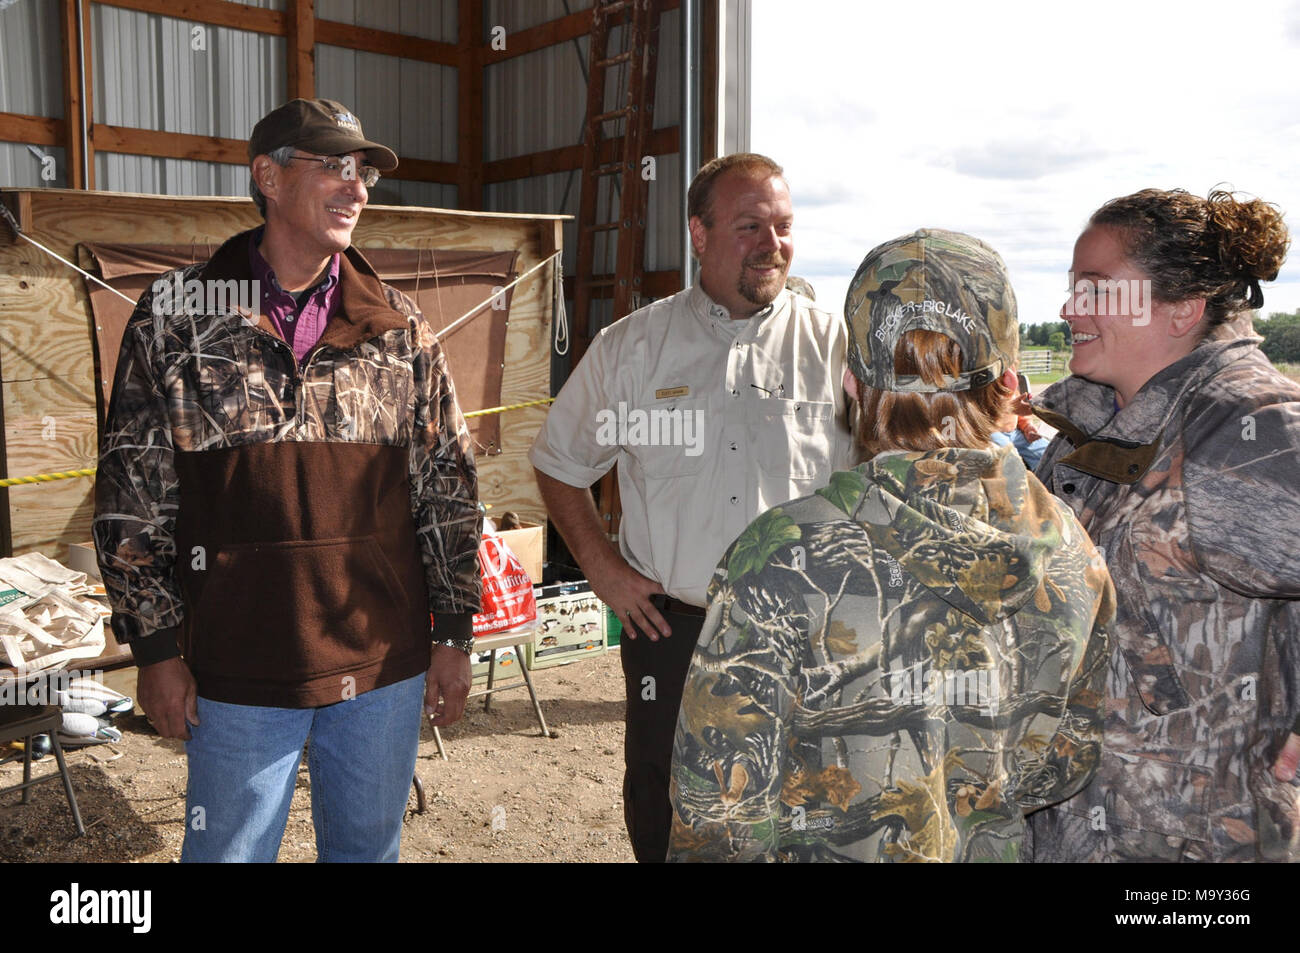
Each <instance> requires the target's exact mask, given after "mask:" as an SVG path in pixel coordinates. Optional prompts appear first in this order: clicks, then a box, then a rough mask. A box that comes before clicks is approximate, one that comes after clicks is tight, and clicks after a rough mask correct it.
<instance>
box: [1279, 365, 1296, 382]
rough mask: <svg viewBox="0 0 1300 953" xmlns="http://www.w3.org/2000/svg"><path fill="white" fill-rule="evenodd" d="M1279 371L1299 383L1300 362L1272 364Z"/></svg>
mask: <svg viewBox="0 0 1300 953" xmlns="http://www.w3.org/2000/svg"><path fill="white" fill-rule="evenodd" d="M1273 366H1274V367H1276V368H1277V369H1278V370H1279V371H1281V372H1282V373H1283V374H1285V375H1286V376H1287V377H1289V378H1291V380H1293V381H1295V382H1296V383H1297V384H1300V364H1274V365H1273Z"/></svg>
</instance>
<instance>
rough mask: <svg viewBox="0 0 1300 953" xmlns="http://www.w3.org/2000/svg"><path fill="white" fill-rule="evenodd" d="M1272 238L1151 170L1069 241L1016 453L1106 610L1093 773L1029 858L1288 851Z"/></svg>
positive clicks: (1182, 857) (1298, 423)
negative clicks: (1082, 548) (1267, 328)
mask: <svg viewBox="0 0 1300 953" xmlns="http://www.w3.org/2000/svg"><path fill="white" fill-rule="evenodd" d="M1287 245H1288V237H1287V230H1286V227H1285V226H1284V225H1283V222H1282V216H1281V213H1280V212H1279V211H1278V210H1277V209H1276V208H1274V207H1273V206H1272V205H1269V204H1268V203H1265V202H1263V201H1260V200H1258V199H1254V200H1242V199H1238V198H1237V197H1235V196H1234V195H1232V194H1230V193H1228V192H1223V191H1215V192H1212V193H1211V194H1210V196H1209V198H1206V199H1202V198H1200V197H1198V196H1194V195H1191V194H1189V193H1187V192H1185V191H1181V190H1175V191H1160V190H1156V189H1146V190H1144V191H1141V192H1137V193H1135V194H1133V195H1129V196H1125V197H1123V198H1117V199H1114V200H1112V201H1110V202H1107V203H1106V204H1105V205H1103V206H1102V207H1101V208H1100V209H1099V210H1098V211H1097V212H1096V213H1095V214H1094V215H1093V216H1092V218H1091V219H1090V220H1089V223H1088V226H1087V228H1086V229H1085V230H1084V232H1083V234H1082V235H1081V236H1080V237H1079V239H1078V241H1077V243H1076V244H1075V247H1074V263H1073V272H1072V276H1071V289H1070V299H1069V300H1068V301H1067V302H1066V304H1065V306H1064V307H1063V308H1062V311H1061V315H1062V317H1063V318H1065V320H1066V321H1068V322H1069V324H1070V330H1071V333H1072V336H1073V339H1074V340H1073V345H1074V356H1073V359H1072V361H1071V364H1070V370H1071V371H1072V375H1073V376H1071V377H1068V378H1066V379H1065V380H1063V381H1061V382H1060V383H1058V384H1056V385H1054V386H1053V387H1051V388H1049V389H1048V390H1046V391H1045V392H1044V393H1043V395H1042V396H1041V398H1040V399H1039V400H1038V401H1036V402H1035V407H1034V410H1035V412H1036V413H1038V414H1039V416H1041V417H1042V418H1043V419H1044V420H1046V421H1047V422H1048V423H1050V424H1051V425H1052V426H1054V427H1056V428H1057V429H1058V431H1059V435H1058V436H1057V437H1056V438H1055V439H1054V440H1053V442H1052V444H1051V446H1049V447H1048V449H1047V452H1046V454H1045V455H1044V458H1043V461H1042V463H1041V464H1040V465H1039V467H1038V469H1037V471H1036V472H1037V475H1038V476H1039V477H1040V478H1041V479H1042V480H1043V482H1044V483H1045V484H1046V485H1047V487H1048V488H1049V489H1050V490H1052V491H1053V492H1054V493H1056V494H1057V495H1058V496H1059V497H1061V499H1063V500H1065V502H1067V503H1068V504H1069V505H1070V507H1071V508H1072V509H1073V510H1074V511H1075V513H1076V514H1077V515H1078V517H1079V520H1080V522H1081V523H1082V524H1083V526H1084V528H1085V529H1087V531H1088V533H1089V535H1091V537H1092V538H1093V540H1094V541H1095V542H1096V544H1097V545H1098V546H1099V547H1100V548H1101V549H1102V551H1103V552H1104V553H1105V555H1106V559H1107V562H1108V564H1109V567H1110V572H1111V576H1112V578H1113V579H1114V581H1115V587H1116V590H1117V599H1118V609H1117V616H1116V622H1115V626H1114V629H1113V632H1112V652H1111V658H1110V668H1109V674H1108V678H1107V686H1106V713H1107V714H1106V720H1105V727H1104V742H1103V754H1102V759H1101V766H1100V770H1099V771H1098V774H1097V777H1096V779H1095V780H1094V781H1093V783H1092V784H1091V785H1090V786H1089V787H1088V788H1087V789H1086V790H1084V791H1083V792H1082V793H1080V794H1079V795H1078V796H1076V797H1075V798H1073V799H1072V800H1070V801H1068V802H1066V803H1064V804H1062V805H1058V806H1056V807H1054V808H1049V809H1047V810H1045V811H1042V812H1040V813H1038V814H1036V815H1034V817H1033V818H1032V830H1033V840H1034V847H1035V850H1034V859H1035V860H1037V861H1080V860H1105V861H1254V860H1297V859H1300V787H1298V786H1297V782H1296V780H1295V771H1296V756H1297V753H1300V737H1298V736H1296V735H1295V734H1292V732H1293V731H1296V730H1300V726H1297V714H1300V495H1298V494H1297V487H1300V386H1298V385H1297V384H1295V383H1294V382H1293V381H1291V380H1289V379H1287V378H1286V377H1284V376H1283V375H1282V374H1280V373H1279V372H1278V371H1276V370H1275V369H1274V368H1273V367H1272V365H1271V364H1270V363H1269V362H1268V360H1267V359H1266V358H1265V357H1264V355H1263V353H1262V352H1261V351H1260V349H1259V342H1260V339H1259V337H1258V336H1256V335H1255V334H1254V330H1253V326H1252V324H1251V316H1252V312H1253V309H1255V308H1258V307H1260V306H1261V305H1262V304H1263V300H1264V299H1263V294H1262V292H1261V291H1260V283H1261V282H1264V281H1271V280H1273V279H1275V278H1276V277H1277V274H1278V270H1279V269H1280V268H1281V266H1282V263H1283V261H1284V259H1285V257H1286V250H1287Z"/></svg>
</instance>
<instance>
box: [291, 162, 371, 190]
mask: <svg viewBox="0 0 1300 953" xmlns="http://www.w3.org/2000/svg"><path fill="white" fill-rule="evenodd" d="M289 158H290V159H302V160H304V161H305V162H319V163H320V164H321V165H322V166H323V167H324V169H325V172H326V174H327V175H332V176H333V177H334V178H336V179H344V180H345V181H349V182H351V181H355V180H358V179H359V180H360V181H361V184H362V185H364V186H365V187H366V188H368V189H373V188H374V187H375V184H376V183H377V182H378V181H379V170H378V169H376V168H375V167H374V166H373V165H363V166H358V165H357V160H356V159H354V158H352V156H325V157H324V158H321V157H320V156H289Z"/></svg>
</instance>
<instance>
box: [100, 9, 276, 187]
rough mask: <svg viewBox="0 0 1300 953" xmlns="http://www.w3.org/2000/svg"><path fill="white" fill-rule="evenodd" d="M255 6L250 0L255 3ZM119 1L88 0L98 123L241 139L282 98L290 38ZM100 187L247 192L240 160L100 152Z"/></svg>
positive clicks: (246, 172)
mask: <svg viewBox="0 0 1300 953" xmlns="http://www.w3.org/2000/svg"><path fill="white" fill-rule="evenodd" d="M249 5H253V4H249ZM257 5H262V4H257ZM196 26H198V25H197V24H194V23H191V22H189V21H186V20H177V19H173V18H171V17H162V16H157V15H155V14H147V13H138V12H136V11H133V10H121V9H117V8H115V7H107V6H101V5H99V4H94V5H92V6H91V30H90V33H91V39H92V43H93V49H94V73H95V79H94V100H95V121H96V122H100V123H106V124H108V125H114V126H130V127H136V128H142V129H162V130H165V131H168V132H182V133H192V134H196V135H211V136H222V137H225V138H231V139H245V138H247V137H248V134H249V132H251V131H252V128H253V125H254V124H255V123H256V122H257V120H258V119H259V118H261V117H262V116H263V115H264V114H265V113H267V112H268V111H270V110H271V109H273V108H274V107H275V106H276V105H278V104H279V103H280V102H281V101H283V99H284V90H285V41H284V39H283V38H281V37H272V36H265V35H263V34H257V33H249V32H246V31H243V30H232V29H228V28H225V27H214V26H205V27H201V29H202V30H203V31H204V32H203V34H201V35H200V36H199V37H198V39H201V40H202V43H203V45H205V46H206V49H200V50H195V49H193V48H192V47H193V45H194V41H195V39H196V35H195V33H194V32H193V31H194V28H195V27H196ZM95 184H96V187H97V188H100V189H108V190H111V191H122V192H156V193H159V194H163V195H246V194H247V189H248V171H247V169H245V168H243V167H240V166H232V165H225V164H221V163H212V162H196V161H192V160H179V159H158V158H153V157H150V156H131V155H115V154H107V153H96V155H95Z"/></svg>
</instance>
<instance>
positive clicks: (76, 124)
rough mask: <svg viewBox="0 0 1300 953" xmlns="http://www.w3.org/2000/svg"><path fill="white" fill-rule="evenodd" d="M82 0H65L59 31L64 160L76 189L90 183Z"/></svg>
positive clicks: (67, 181)
mask: <svg viewBox="0 0 1300 953" xmlns="http://www.w3.org/2000/svg"><path fill="white" fill-rule="evenodd" d="M80 2H81V0H63V2H62V3H61V4H60V10H59V14H60V15H59V32H60V34H61V37H60V39H61V40H62V46H63V49H62V59H63V119H64V130H63V131H64V141H63V150H64V151H63V161H64V163H65V164H66V165H67V174H66V175H65V176H64V181H65V182H66V183H67V184H68V187H69V188H72V189H84V188H85V187H86V176H85V171H84V170H83V169H82V155H83V154H84V150H85V148H86V130H85V129H83V128H82V126H81V49H80V48H79V47H78V45H77V4H78V3H80Z"/></svg>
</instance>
